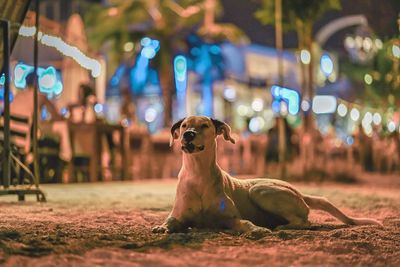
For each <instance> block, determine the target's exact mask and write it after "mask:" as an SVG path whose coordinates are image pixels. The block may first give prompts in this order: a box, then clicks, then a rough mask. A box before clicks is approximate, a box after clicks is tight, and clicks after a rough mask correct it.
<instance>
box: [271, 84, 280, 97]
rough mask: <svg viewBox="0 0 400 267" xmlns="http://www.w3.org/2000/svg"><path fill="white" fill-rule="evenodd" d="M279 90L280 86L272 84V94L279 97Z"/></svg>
mask: <svg viewBox="0 0 400 267" xmlns="http://www.w3.org/2000/svg"><path fill="white" fill-rule="evenodd" d="M279 90H280V87H279V86H277V85H272V86H271V94H272V96H273V97H275V98H279V96H280V94H279Z"/></svg>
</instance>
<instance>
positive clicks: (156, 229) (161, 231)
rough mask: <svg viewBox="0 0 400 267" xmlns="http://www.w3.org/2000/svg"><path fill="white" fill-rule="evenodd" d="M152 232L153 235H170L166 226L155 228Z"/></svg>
mask: <svg viewBox="0 0 400 267" xmlns="http://www.w3.org/2000/svg"><path fill="white" fill-rule="evenodd" d="M151 231H152V232H153V233H157V234H163V233H168V228H167V226H166V225H165V224H162V225H159V226H156V227H153V229H151Z"/></svg>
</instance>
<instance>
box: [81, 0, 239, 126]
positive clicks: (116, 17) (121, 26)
mask: <svg viewBox="0 0 400 267" xmlns="http://www.w3.org/2000/svg"><path fill="white" fill-rule="evenodd" d="M177 2H179V4H178V3H177ZM112 4H113V6H112V7H109V8H108V9H104V7H102V6H99V5H98V6H94V7H93V8H92V10H91V12H89V13H88V15H87V16H86V22H87V24H88V25H89V31H88V32H89V34H90V38H89V39H90V40H91V41H92V42H93V45H94V46H95V47H96V48H97V49H100V48H101V47H104V46H106V47H107V48H108V49H107V52H108V56H109V61H110V64H109V65H110V67H111V69H115V67H116V66H117V64H118V62H120V60H121V58H122V55H123V53H122V47H123V45H124V44H125V43H126V42H128V41H138V40H139V39H140V38H142V37H143V36H144V35H148V36H151V37H152V38H155V39H157V40H158V41H160V47H161V48H160V51H159V53H158V55H157V56H156V57H155V58H154V64H155V66H156V68H157V69H158V70H159V73H160V84H161V88H162V90H163V98H164V123H165V125H166V126H167V125H170V123H171V118H172V95H173V92H174V90H173V88H174V85H173V84H174V83H173V68H172V57H173V55H174V54H175V53H177V52H179V51H182V52H183V51H185V49H186V45H185V42H184V38H185V34H186V33H189V32H190V31H194V30H197V32H198V33H199V34H200V35H202V36H204V37H206V38H213V39H214V40H215V38H225V39H226V38H229V39H234V40H235V38H236V39H238V38H239V37H240V36H244V35H243V34H242V32H241V31H240V30H238V29H237V28H236V27H234V26H232V25H228V24H225V25H217V24H214V23H213V21H214V16H215V14H218V11H219V10H220V6H219V5H218V2H217V1H216V0H205V1H201V0H181V1H172V0H114V1H112ZM105 21H107V23H104V22H105ZM203 21H204V23H203V25H202V26H201V27H198V25H201V24H202V22H203ZM215 25H217V26H215ZM210 26H211V27H210ZM214 26H215V27H214ZM207 28H208V29H210V30H211V29H212V30H213V31H212V32H211V31H210V30H207Z"/></svg>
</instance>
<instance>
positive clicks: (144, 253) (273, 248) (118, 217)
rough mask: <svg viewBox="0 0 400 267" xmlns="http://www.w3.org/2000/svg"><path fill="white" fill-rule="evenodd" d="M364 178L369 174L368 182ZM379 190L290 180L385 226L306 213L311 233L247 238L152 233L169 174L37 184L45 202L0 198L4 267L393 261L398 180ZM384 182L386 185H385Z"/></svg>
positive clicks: (399, 244) (165, 203) (167, 198)
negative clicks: (352, 223) (163, 177)
mask: <svg viewBox="0 0 400 267" xmlns="http://www.w3.org/2000/svg"><path fill="white" fill-rule="evenodd" d="M371 177H372V178H371ZM371 177H370V178H371V179H375V180H376V181H379V184H380V185H379V186H372V185H371V183H362V184H357V185H339V184H301V183H300V184H299V183H296V185H297V186H298V187H299V188H300V189H301V190H302V191H303V192H305V193H309V194H316V195H324V196H327V197H328V198H329V199H330V200H331V201H332V202H334V203H335V204H337V205H338V206H340V207H341V209H343V210H344V211H345V212H347V213H348V214H350V215H357V216H368V217H372V218H376V219H379V220H381V221H382V222H383V223H384V225H385V228H384V229H380V228H378V227H375V226H351V227H350V226H346V225H343V224H341V223H340V222H338V221H337V220H335V219H334V218H332V217H330V216H329V215H327V214H325V213H322V212H314V211H313V212H312V213H311V215H310V220H311V221H312V222H313V223H314V227H313V229H312V230H290V231H288V230H287V231H277V232H273V234H271V235H270V236H267V237H265V238H262V239H260V240H249V239H246V238H244V237H241V236H238V235H233V234H230V233H226V232H211V231H195V230H193V231H191V232H189V233H184V234H171V235H165V234H152V233H151V228H152V227H153V226H155V225H158V224H160V223H161V222H162V221H163V219H164V218H165V217H166V216H167V214H168V211H169V210H170V208H171V205H172V200H173V198H174V192H175V185H176V181H175V180H172V179H170V180H162V181H160V180H158V181H157V180H150V181H139V182H112V183H98V184H70V185H44V186H42V187H43V189H44V190H45V191H46V193H47V198H48V202H47V203H44V204H40V203H36V202H35V201H34V199H33V197H31V198H30V199H29V198H28V199H27V201H26V202H25V203H18V202H17V201H16V197H15V196H14V197H2V198H1V199H0V218H1V219H0V247H1V250H0V261H1V263H2V264H3V265H4V266H157V267H160V266H400V216H399V215H400V186H399V181H400V177H391V178H385V177H375V176H371ZM390 179H392V180H393V179H394V180H393V181H394V183H392V184H395V186H391V183H390Z"/></svg>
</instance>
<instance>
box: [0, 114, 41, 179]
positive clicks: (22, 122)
mask: <svg viewBox="0 0 400 267" xmlns="http://www.w3.org/2000/svg"><path fill="white" fill-rule="evenodd" d="M30 136H31V120H30V119H29V118H27V117H24V116H19V115H10V144H11V147H10V149H11V164H12V166H11V167H12V168H11V169H12V174H13V176H14V177H15V178H14V179H13V180H12V181H11V183H12V184H13V185H18V184H24V183H25V182H27V181H26V180H25V179H24V178H25V177H24V176H25V174H28V176H29V178H28V179H29V183H30V184H31V185H33V183H34V176H33V174H32V172H31V171H30V170H29V168H28V167H27V166H26V165H25V163H26V160H27V158H28V156H29V153H30V147H31V143H30ZM3 142H4V117H3V114H2V115H1V117H0V143H1V147H3ZM1 150H3V149H1ZM1 167H2V166H1ZM2 171H3V170H2Z"/></svg>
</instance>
